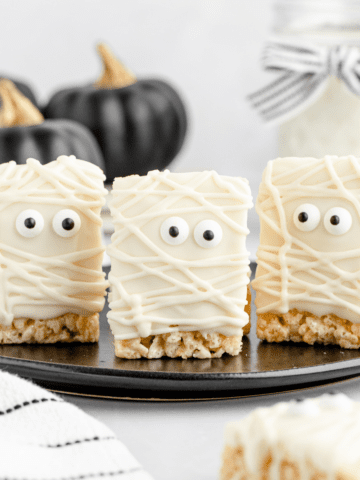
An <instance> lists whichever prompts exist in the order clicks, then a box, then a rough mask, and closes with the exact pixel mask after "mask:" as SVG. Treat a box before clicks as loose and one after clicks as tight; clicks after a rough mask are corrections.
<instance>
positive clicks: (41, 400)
mask: <svg viewBox="0 0 360 480" xmlns="http://www.w3.org/2000/svg"><path fill="white" fill-rule="evenodd" d="M45 402H63V400H62V399H60V398H53V397H52V398H34V399H33V400H27V401H26V402H23V403H18V404H17V405H14V406H13V407H11V408H8V409H6V410H0V415H7V414H8V413H12V412H15V411H16V410H20V409H21V408H24V407H28V406H29V405H36V404H37V403H45Z"/></svg>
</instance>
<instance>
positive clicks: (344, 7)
mask: <svg viewBox="0 0 360 480" xmlns="http://www.w3.org/2000/svg"><path fill="white" fill-rule="evenodd" d="M274 12H275V19H274V20H275V21H274V31H275V32H276V33H302V32H304V31H311V30H313V31H315V30H316V31H321V32H322V33H326V32H328V33H332V32H333V31H335V30H336V31H339V30H340V31H344V33H347V34H349V33H356V34H358V35H359V29H360V2H359V0H276V1H275V2H274Z"/></svg>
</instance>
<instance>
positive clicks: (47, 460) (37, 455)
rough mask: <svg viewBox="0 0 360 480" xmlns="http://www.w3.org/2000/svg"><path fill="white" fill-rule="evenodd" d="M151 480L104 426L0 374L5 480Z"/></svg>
mask: <svg viewBox="0 0 360 480" xmlns="http://www.w3.org/2000/svg"><path fill="white" fill-rule="evenodd" d="M109 478H112V479H114V480H118V479H121V480H152V477H151V476H150V475H149V474H148V473H147V472H145V471H144V470H143V469H142V467H141V466H140V464H139V463H138V462H137V460H135V458H134V457H133V456H132V455H131V453H130V452H129V451H128V450H127V448H126V447H125V446H124V445H123V444H122V443H121V442H120V441H119V440H118V439H117V438H116V437H115V435H114V434H113V432H112V431H111V430H109V429H108V428H107V427H106V426H105V425H103V424H102V423H100V422H98V421H97V420H95V419H94V418H92V417H90V416H89V415H87V414H86V413H84V412H82V411H81V410H80V409H78V408H77V407H75V406H73V405H71V404H70V403H67V402H65V401H64V400H63V399H62V398H61V397H59V396H57V395H54V394H52V393H50V392H48V391H46V390H44V389H42V388H40V387H38V386H36V385H33V384H32V383H30V382H29V381H26V380H23V379H21V378H19V377H17V376H15V375H10V374H9V373H6V372H0V480H87V479H89V480H98V479H101V480H106V479H109Z"/></svg>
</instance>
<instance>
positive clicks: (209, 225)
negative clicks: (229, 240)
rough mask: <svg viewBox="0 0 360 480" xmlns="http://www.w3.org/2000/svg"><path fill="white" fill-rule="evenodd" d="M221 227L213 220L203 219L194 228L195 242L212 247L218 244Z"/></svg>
mask: <svg viewBox="0 0 360 480" xmlns="http://www.w3.org/2000/svg"><path fill="white" fill-rule="evenodd" d="M222 235H223V232H222V228H221V227H220V225H219V224H218V223H217V222H215V221H214V220H203V221H202V222H200V223H198V224H197V225H196V227H195V230H194V237H195V241H196V243H197V244H198V245H199V246H200V247H203V248H212V247H216V245H219V243H220V242H221V239H222Z"/></svg>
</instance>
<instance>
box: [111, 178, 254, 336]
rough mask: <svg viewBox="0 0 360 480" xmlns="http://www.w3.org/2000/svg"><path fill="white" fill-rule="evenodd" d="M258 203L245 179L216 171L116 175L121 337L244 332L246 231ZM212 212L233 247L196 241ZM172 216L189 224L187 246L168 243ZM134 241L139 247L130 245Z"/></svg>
mask: <svg viewBox="0 0 360 480" xmlns="http://www.w3.org/2000/svg"><path fill="white" fill-rule="evenodd" d="M209 182H210V183H211V182H213V183H212V184H211V186H209V185H208V183H209ZM154 199H155V200H154ZM189 202H190V203H189ZM251 206H252V203H251V195H250V189H249V187H248V184H247V182H246V181H244V180H243V179H239V178H234V179H230V177H220V176H219V175H217V174H216V172H202V173H192V174H172V173H170V172H169V171H167V170H166V171H165V172H159V171H152V172H149V173H148V175H147V176H144V177H139V176H132V177H127V178H125V179H117V180H116V181H115V183H114V189H113V200H112V202H111V203H110V210H111V214H112V216H113V221H114V225H115V233H114V234H113V236H112V239H111V245H110V246H109V247H108V254H109V255H110V257H111V259H112V271H111V273H110V275H109V280H110V284H111V289H112V290H111V295H110V309H111V310H110V311H109V313H108V319H109V323H110V325H111V328H112V330H113V333H114V335H115V339H128V338H136V337H138V336H140V337H147V336H148V335H155V334H158V333H168V332H176V331H179V330H182V331H195V330H200V331H202V332H212V331H213V332H218V333H223V334H225V335H241V333H242V327H243V326H245V325H246V323H248V315H247V313H246V312H245V311H244V307H245V305H246V303H247V302H246V289H247V285H248V283H249V259H248V252H247V251H246V249H245V237H246V235H247V233H248V229H247V227H246V218H247V210H248V209H249V208H250V207H251ZM208 216H211V217H212V218H213V219H214V220H215V219H216V221H217V222H218V223H220V224H221V225H222V226H223V229H224V228H227V232H229V231H230V232H231V236H232V240H233V245H234V246H233V248H232V249H230V250H229V249H227V250H226V243H223V242H224V240H222V242H220V244H219V245H218V246H217V247H214V248H212V249H204V248H201V247H199V246H198V245H197V244H196V242H195V239H194V234H193V231H194V228H195V227H196V225H197V224H198V223H199V220H207V217H208ZM169 217H181V218H183V219H184V220H186V222H187V223H188V225H189V227H190V233H189V237H188V238H187V239H186V240H185V241H184V242H183V243H182V244H181V245H167V243H165V242H164V241H163V240H162V238H161V236H160V229H161V225H162V224H163V222H164V220H165V219H167V218H169ZM149 229H150V230H149ZM145 230H146V231H145ZM224 236H225V234H224ZM130 239H131V242H132V244H133V245H134V247H133V252H129V251H127V249H126V245H127V243H128V242H129V240H130ZM209 250H210V252H209ZM205 252H206V253H205ZM117 262H118V263H117ZM117 265H118V266H117ZM129 268H130V270H128V269H129ZM200 270H205V271H209V272H211V275H210V278H203V277H201V276H200V275H199V274H198V271H200ZM124 271H126V272H128V271H129V273H124Z"/></svg>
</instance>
